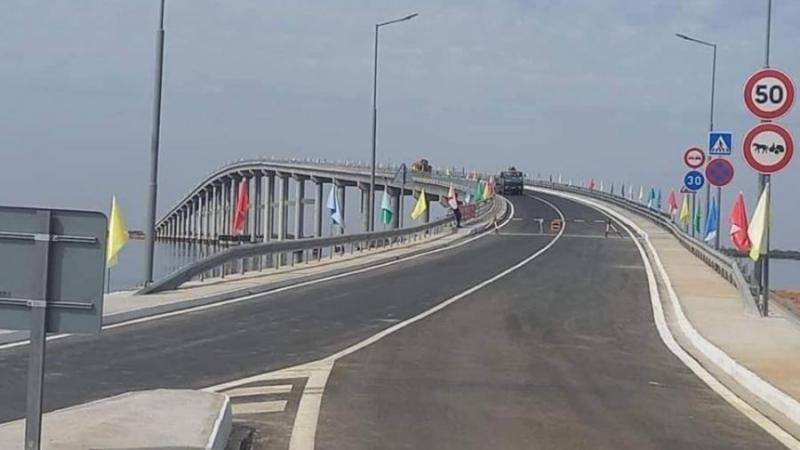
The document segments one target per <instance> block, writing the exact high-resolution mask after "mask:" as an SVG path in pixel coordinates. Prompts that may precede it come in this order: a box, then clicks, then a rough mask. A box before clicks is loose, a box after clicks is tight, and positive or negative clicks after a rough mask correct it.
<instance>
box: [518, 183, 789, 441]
mask: <svg viewBox="0 0 800 450" xmlns="http://www.w3.org/2000/svg"><path fill="white" fill-rule="evenodd" d="M530 190H532V191H534V192H546V193H549V194H551V195H555V196H558V197H561V198H566V199H571V200H573V201H578V202H581V203H583V204H585V205H588V206H590V207H593V208H594V209H596V210H598V211H600V212H602V213H604V214H605V215H606V216H608V217H613V218H614V219H616V220H618V221H619V222H621V223H623V224H625V225H627V227H623V228H625V231H626V232H627V233H628V234H629V235H630V236H631V240H632V241H633V242H634V244H636V248H637V249H638V250H639V256H640V257H641V259H642V262H643V263H644V268H645V272H646V273H647V283H648V288H649V291H650V304H651V306H652V308H653V321H654V322H655V325H656V330H657V331H658V335H659V337H660V338H661V341H662V342H663V343H664V345H665V346H666V347H667V348H668V349H669V350H670V351H671V352H672V353H673V354H674V355H675V356H676V357H677V358H678V359H680V360H681V362H682V363H683V364H684V365H686V366H687V367H688V368H689V369H690V370H691V371H692V372H694V374H695V375H697V377H698V378H700V380H702V381H703V382H704V383H705V384H706V385H707V386H708V387H710V388H711V389H712V390H713V391H714V392H716V393H717V394H718V395H719V396H720V397H722V398H723V399H724V400H725V401H727V402H728V403H729V404H730V405H731V406H733V407H734V408H736V409H737V410H738V411H739V412H740V413H742V414H743V415H745V416H746V417H747V418H749V419H750V420H752V421H753V422H754V423H755V424H756V425H758V426H759V427H761V428H762V429H763V430H764V431H766V432H767V433H768V434H770V435H771V436H772V437H774V438H775V439H776V440H778V441H779V442H780V443H781V444H783V445H785V446H786V447H788V448H790V449H794V450H800V441H798V440H797V439H796V438H795V437H794V436H792V435H791V434H789V433H787V432H786V431H785V430H784V429H783V428H781V427H780V426H778V425H777V424H776V423H775V422H773V421H772V420H770V419H769V418H768V417H766V416H765V415H763V414H761V412H760V411H758V410H756V409H755V408H753V407H752V406H750V404H748V403H747V402H745V401H744V400H742V399H741V398H740V397H739V396H738V395H736V394H735V393H734V392H733V391H731V390H730V389H728V387H727V386H725V385H724V384H722V383H721V382H720V381H719V380H717V379H716V378H714V376H713V375H712V374H711V373H710V372H709V371H708V370H706V369H705V367H703V366H702V365H700V363H699V362H697V360H695V359H694V358H693V357H692V356H691V355H689V353H687V352H686V350H684V349H683V347H681V346H680V344H678V342H677V341H676V340H675V337H674V336H673V335H672V331H671V330H670V329H669V326H668V325H667V319H666V316H665V314H664V310H663V308H662V306H661V294H660V293H659V291H658V283H657V281H656V275H655V271H654V270H653V266H652V265H651V264H650V259H649V258H648V255H647V252H646V251H645V249H644V247H642V244H641V243H639V240H638V239H636V236H635V235H634V234H633V231H631V230H635V231H636V233H638V234H639V235H641V236H642V237H643V238H644V241H645V243H647V245H648V248H649V250H650V252H651V253H652V255H653V259H654V261H655V262H656V265H657V267H658V269H659V273H660V275H661V277H662V280H663V281H664V285H665V287H666V289H667V292H668V293H669V296H670V300H671V305H672V307H673V310H675V312H676V313H677V314H679V315H682V316H683V318H684V320H686V318H685V315H683V311H682V308H681V306H680V303H679V300H678V297H677V294H676V293H675V290H674V288H673V287H672V284H671V282H670V280H669V276H668V274H667V272H666V269H665V268H664V266H663V264H662V263H661V258H660V257H659V255H658V253H657V252H656V250H655V247H654V246H653V244H652V243H651V242H650V238H649V236H648V235H647V233H646V232H645V231H644V230H642V229H641V228H640V227H639V226H638V225H636V224H635V223H634V222H633V221H632V220H630V219H628V218H627V217H625V216H624V215H622V214H619V213H617V212H616V211H614V210H612V209H611V208H608V207H606V206H605V205H602V204H600V203H597V202H594V201H592V200H589V199H584V198H582V197H579V196H575V195H570V194H566V193H562V192H558V191H551V190H548V189H541V188H537V189H530ZM687 326H689V327H691V324H689V323H688V320H687ZM692 329H693V328H692ZM684 332H685V330H684ZM694 332H695V333H697V331H696V330H694ZM697 334H698V336H700V335H699V333H697ZM700 337H701V338H702V336H700ZM702 339H705V338H702ZM709 345H710V344H709ZM715 348H716V347H715ZM717 351H719V352H721V350H719V349H717ZM726 356H727V355H726ZM744 370H747V369H744ZM784 395H785V394H784Z"/></svg>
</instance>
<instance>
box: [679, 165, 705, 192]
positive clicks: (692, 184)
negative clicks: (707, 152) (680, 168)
mask: <svg viewBox="0 0 800 450" xmlns="http://www.w3.org/2000/svg"><path fill="white" fill-rule="evenodd" d="M705 184H706V177H704V176H703V173H702V172H700V171H699V170H690V171H689V172H688V173H687V174H686V176H684V177H683V185H684V186H686V189H688V190H690V191H692V192H696V191H699V190H700V188H702V187H703V185H705Z"/></svg>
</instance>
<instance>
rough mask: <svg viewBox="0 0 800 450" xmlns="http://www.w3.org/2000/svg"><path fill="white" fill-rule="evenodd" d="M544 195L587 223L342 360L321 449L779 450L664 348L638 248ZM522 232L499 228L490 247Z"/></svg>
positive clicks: (332, 383) (521, 239) (586, 212)
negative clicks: (495, 278)
mask: <svg viewBox="0 0 800 450" xmlns="http://www.w3.org/2000/svg"><path fill="white" fill-rule="evenodd" d="M548 198H549V200H550V201H552V202H553V203H555V204H556V205H557V206H558V207H559V209H561V210H562V211H563V212H564V214H565V216H566V217H567V219H568V220H570V219H575V218H580V219H586V220H587V222H584V223H569V222H568V223H567V226H566V229H565V236H564V237H562V238H561V239H560V240H559V241H558V242H557V243H556V244H555V245H554V246H553V247H552V248H551V249H550V250H549V251H548V253H546V254H545V255H543V257H541V258H539V259H535V260H533V261H532V262H531V263H529V264H528V265H526V266H524V267H523V268H521V269H520V270H518V271H516V272H513V273H512V274H510V275H509V276H507V277H505V278H503V279H501V280H499V281H497V282H496V283H494V284H492V285H490V286H488V287H486V288H485V289H482V290H480V291H478V292H476V293H474V294H472V295H470V296H469V297H467V298H464V299H462V300H461V301H459V303H457V304H456V305H452V306H451V307H449V308H447V309H444V310H442V311H440V312H438V313H437V314H436V315H434V316H431V317H429V318H427V319H426V320H423V321H421V322H418V323H416V324H413V325H412V326H409V327H408V328H405V329H402V330H400V331H398V332H397V333H395V334H392V335H390V336H389V337H387V338H386V339H384V340H381V341H379V342H378V343H376V344H374V345H373V346H370V347H367V348H365V349H364V350H362V351H359V352H357V353H354V354H352V355H350V356H347V357H345V358H343V359H341V360H339V361H338V362H337V363H336V365H335V366H334V368H333V372H332V374H331V376H330V378H329V380H328V386H327V388H326V391H325V396H324V397H323V403H322V410H321V413H320V421H319V428H318V430H317V448H319V449H362V448H363V449H367V448H369V449H376V448H380V449H489V448H496V449H588V448H591V449H768V448H781V446H780V445H779V444H778V442H777V441H775V440H774V439H773V438H772V437H770V436H769V435H767V434H766V433H765V432H763V431H762V430H761V429H760V428H758V427H757V426H756V425H755V424H753V423H752V422H751V421H750V420H749V419H747V418H745V417H744V416H743V415H741V414H740V413H739V412H737V411H736V410H735V409H734V408H732V407H731V406H729V405H728V404H727V403H726V402H725V401H724V400H722V399H721V398H720V397H718V396H717V395H716V394H715V393H714V392H713V391H711V390H710V389H709V388H708V387H707V386H706V385H705V384H703V383H702V382H701V381H700V380H699V379H698V378H697V377H696V376H695V375H694V374H692V373H691V372H690V371H689V369H687V368H686V367H685V366H684V365H683V364H682V363H681V362H680V361H679V360H678V359H677V358H676V357H674V356H673V355H672V353H670V352H669V351H668V350H667V348H666V347H665V346H664V345H663V344H662V342H661V340H660V338H659V337H658V335H657V331H656V328H655V325H654V324H653V320H652V310H651V307H650V302H649V297H648V289H647V284H646V277H645V272H644V268H643V265H642V262H641V260H640V257H639V254H638V252H637V250H636V248H635V246H634V244H633V243H632V242H631V241H630V240H629V239H619V238H608V239H603V238H600V239H597V238H596V237H600V236H602V235H603V234H604V233H603V231H604V228H605V227H604V226H603V225H599V226H598V225H596V224H595V223H594V220H601V221H602V219H603V216H601V215H600V213H598V212H596V211H594V210H591V209H588V208H587V207H584V206H581V205H578V204H575V203H573V202H570V201H566V200H562V199H559V198H555V197H548ZM531 202H532V200H531V201H528V202H527V203H531ZM519 203H524V201H523V202H519ZM519 209H521V210H522V211H528V209H527V208H519ZM520 223H521V224H523V223H527V224H528V226H527V227H522V231H533V230H536V231H538V225H537V226H533V225H532V223H531V222H530V221H523V222H520ZM526 229H527V230H526ZM531 240H532V241H535V239H531V238H528V237H525V236H521V235H512V234H511V233H508V234H507V235H505V236H503V235H501V236H499V237H497V238H496V239H495V240H494V245H504V243H505V242H504V241H507V242H513V243H515V245H516V246H519V247H525V246H527V245H529V241H531Z"/></svg>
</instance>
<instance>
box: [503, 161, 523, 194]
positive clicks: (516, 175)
mask: <svg viewBox="0 0 800 450" xmlns="http://www.w3.org/2000/svg"><path fill="white" fill-rule="evenodd" d="M496 180H497V181H496V183H497V193H498V194H502V195H522V190H523V184H524V183H523V175H522V172H520V171H519V170H517V169H516V168H515V167H514V166H511V167H509V168H508V170H503V171H502V172H500V175H498V176H497V177H496Z"/></svg>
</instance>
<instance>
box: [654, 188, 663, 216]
mask: <svg viewBox="0 0 800 450" xmlns="http://www.w3.org/2000/svg"><path fill="white" fill-rule="evenodd" d="M656 208H658V210H659V211H663V205H662V204H661V188H659V189H658V198H657V199H656Z"/></svg>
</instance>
